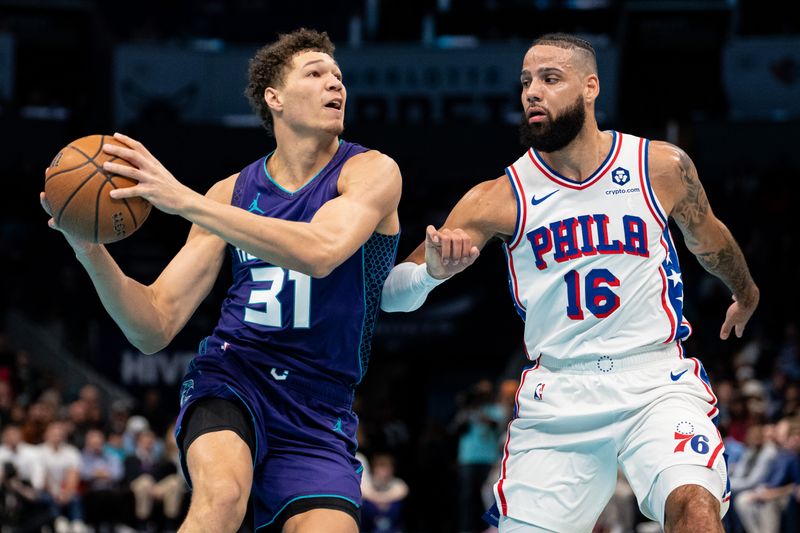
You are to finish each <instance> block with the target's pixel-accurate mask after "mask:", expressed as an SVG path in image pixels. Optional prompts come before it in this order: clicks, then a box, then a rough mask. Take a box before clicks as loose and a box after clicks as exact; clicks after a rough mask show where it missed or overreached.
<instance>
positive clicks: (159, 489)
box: [137, 424, 187, 529]
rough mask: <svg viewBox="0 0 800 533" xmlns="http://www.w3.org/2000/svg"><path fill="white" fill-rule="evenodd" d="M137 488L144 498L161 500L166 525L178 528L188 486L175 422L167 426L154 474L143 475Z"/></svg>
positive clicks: (153, 500) (154, 500)
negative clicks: (181, 471)
mask: <svg viewBox="0 0 800 533" xmlns="http://www.w3.org/2000/svg"><path fill="white" fill-rule="evenodd" d="M137 488H138V490H139V491H141V496H139V497H141V498H142V499H147V497H148V496H149V498H150V499H151V500H152V502H161V510H162V513H163V515H164V518H165V522H164V525H165V526H166V527H167V528H169V529H176V528H177V526H178V525H179V524H180V518H181V516H180V514H181V511H183V510H184V509H183V507H184V505H183V504H184V496H185V494H186V488H187V486H186V481H185V480H184V479H183V474H181V473H180V452H179V450H178V445H177V443H176V442H175V425H174V424H171V425H169V426H167V429H166V432H165V435H164V451H163V453H161V454H160V458H159V461H158V464H157V465H156V467H155V468H154V472H153V474H152V475H150V476H145V477H143V478H142V479H141V480H140V482H139V484H138V486H137ZM148 488H149V491H148ZM152 502H151V505H152ZM161 529H164V528H163V527H162V528H161Z"/></svg>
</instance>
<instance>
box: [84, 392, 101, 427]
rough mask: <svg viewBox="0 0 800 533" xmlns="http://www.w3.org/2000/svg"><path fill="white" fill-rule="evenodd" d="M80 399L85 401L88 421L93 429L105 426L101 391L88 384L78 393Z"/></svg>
mask: <svg viewBox="0 0 800 533" xmlns="http://www.w3.org/2000/svg"><path fill="white" fill-rule="evenodd" d="M78 399H80V400H81V401H83V403H84V405H85V406H86V420H87V422H88V424H89V425H90V426H91V427H100V426H101V425H102V424H103V421H104V416H103V403H102V399H101V397H100V389H98V388H97V386H96V385H93V384H91V383H88V384H86V385H84V386H83V387H81V390H80V392H78Z"/></svg>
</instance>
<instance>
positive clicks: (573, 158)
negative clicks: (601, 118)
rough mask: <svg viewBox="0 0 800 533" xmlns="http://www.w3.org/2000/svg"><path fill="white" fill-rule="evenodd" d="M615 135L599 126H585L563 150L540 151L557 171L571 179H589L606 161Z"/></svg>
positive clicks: (580, 180)
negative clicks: (598, 127)
mask: <svg viewBox="0 0 800 533" xmlns="http://www.w3.org/2000/svg"><path fill="white" fill-rule="evenodd" d="M612 142H613V136H612V135H611V134H610V133H607V132H603V131H600V130H599V129H597V126H596V125H594V126H593V127H585V128H583V129H582V130H581V132H580V133H579V134H578V136H577V137H575V138H574V139H573V140H572V142H571V143H569V144H568V145H567V146H565V147H564V148H562V149H561V150H558V151H555V152H549V153H540V155H541V156H542V159H544V160H545V162H547V164H548V165H550V167H552V168H553V169H554V170H555V171H556V172H558V173H559V174H561V175H562V176H564V177H566V178H569V179H571V180H574V181H577V182H582V181H584V180H586V179H588V178H589V177H590V176H591V175H592V174H594V172H595V171H596V170H597V169H598V167H599V166H600V165H601V164H602V162H603V161H605V159H606V157H607V156H608V152H609V150H611V143H612Z"/></svg>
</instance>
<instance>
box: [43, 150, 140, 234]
mask: <svg viewBox="0 0 800 533" xmlns="http://www.w3.org/2000/svg"><path fill="white" fill-rule="evenodd" d="M105 137H106V136H105V135H101V136H100V144H99V146H98V148H97V152H95V154H94V155H93V156H89V155H88V154H87V153H86V152H84V151H83V150H81V149H80V148H76V147H75V146H72V145H70V146H68V147H67V148H72V149H73V150H75V151H76V152H78V153H79V154H81V155H82V156H83V157H85V158H86V162H85V163H81V164H80V165H78V166H77V167H75V168H70V169H64V170H60V171H58V172H57V173H55V174H51V175H50V176H48V177H47V179H46V180H45V182H47V181H48V180H49V179H51V178H53V177H55V176H57V175H59V174H62V173H64V172H69V171H71V170H77V169H79V168H81V167H82V166H84V165H86V164H88V163H91V164H93V165H94V167H95V171H94V172H92V173H91V174H89V175H88V176H87V177H86V178H85V179H84V180H83V182H81V184H80V185H78V186H77V187H76V188H75V190H74V191H72V193H71V194H70V195H69V196H68V197H67V199H66V201H64V205H63V206H61V210H60V211H59V212H58V216H57V217H56V224H59V223H60V222H61V217H62V216H63V215H64V211H65V210H66V209H67V206H69V204H70V202H71V201H72V199H73V198H74V197H75V195H76V194H77V193H78V192H79V191H80V190H81V189H82V188H83V187H84V185H86V184H87V183H88V182H89V180H90V179H92V178H93V177H94V176H95V175H96V174H97V173H98V172H99V173H100V175H101V176H103V179H104V181H103V183H102V184H101V185H100V188H99V189H98V191H97V197H96V198H95V209H94V242H97V237H98V233H99V231H100V194H102V192H103V189H104V188H105V186H106V183H110V184H111V186H112V187H113V188H114V189H118V188H119V187H117V186H116V184H115V183H114V181H113V177H114V176H120V175H119V174H112V175H110V176H109V175H108V173H107V172H106V170H105V169H104V168H103V167H102V166H101V165H98V164H97V163H96V162H95V160H94V158H95V157H97V156H98V155H99V154H100V152H101V151H102V150H103V144H104V142H105ZM118 159H122V158H121V157H118V156H113V157H112V158H111V159H109V160H108V161H110V162H112V163H113V162H114V161H116V160H118ZM120 200H122V203H123V204H124V205H125V207H126V208H127V209H128V213H129V214H130V215H131V218H132V219H133V227H134V228H138V227H139V222H138V221H137V220H136V215H135V214H134V212H133V208H132V207H131V206H130V203H129V202H128V199H127V198H120Z"/></svg>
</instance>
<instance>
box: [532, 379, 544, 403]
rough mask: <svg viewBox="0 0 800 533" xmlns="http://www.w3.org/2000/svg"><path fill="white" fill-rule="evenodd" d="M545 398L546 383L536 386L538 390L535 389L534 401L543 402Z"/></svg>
mask: <svg viewBox="0 0 800 533" xmlns="http://www.w3.org/2000/svg"><path fill="white" fill-rule="evenodd" d="M543 397H544V383H539V384H538V385H536V388H535V389H533V399H534V400H541V399H543Z"/></svg>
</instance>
